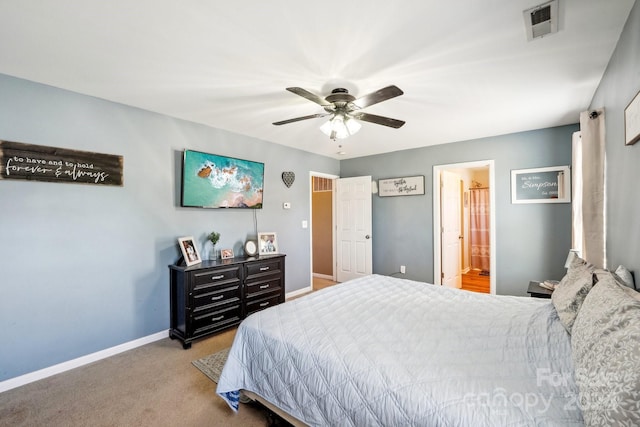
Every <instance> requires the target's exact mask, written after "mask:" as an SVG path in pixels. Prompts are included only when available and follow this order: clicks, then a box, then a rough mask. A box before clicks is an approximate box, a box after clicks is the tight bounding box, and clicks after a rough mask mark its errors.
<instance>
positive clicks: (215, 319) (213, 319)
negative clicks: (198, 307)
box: [211, 314, 224, 322]
mask: <svg viewBox="0 0 640 427" xmlns="http://www.w3.org/2000/svg"><path fill="white" fill-rule="evenodd" d="M222 319H224V314H223V315H222V316H218V317H212V318H211V321H212V322H217V321H218V320H222Z"/></svg>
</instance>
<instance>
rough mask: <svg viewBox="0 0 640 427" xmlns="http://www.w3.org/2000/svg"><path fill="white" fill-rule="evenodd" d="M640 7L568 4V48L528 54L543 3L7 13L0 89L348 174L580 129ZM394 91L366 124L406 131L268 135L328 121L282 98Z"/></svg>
mask: <svg viewBox="0 0 640 427" xmlns="http://www.w3.org/2000/svg"><path fill="white" fill-rule="evenodd" d="M634 1H635V0H560V7H559V9H560V20H559V27H560V30H559V32H558V33H556V34H553V35H549V36H547V37H545V38H542V39H537V40H534V41H532V42H527V38H526V36H525V29H524V19H523V16H522V11H523V10H525V9H528V8H530V7H532V6H535V5H537V4H539V3H542V2H543V0H445V1H443V0H439V1H435V0H412V1H409V0H406V1H390V0H368V1H360V0H351V1H344V0H341V1H339V0H324V1H316V2H301V1H294V0H268V1H263V0H234V1H221V0H209V1H206V0H181V1H175V0H109V1H103V0H56V1H42V0H19V1H12V0H0V40H1V42H0V73H4V74H8V75H12V76H17V77H21V78H25V79H28V80H33V81H36V82H41V83H45V84H48V85H52V86H56V87H60V88H64V89H68V90H72V91H75V92H79V93H83V94H87V95H92V96H96V97H99V98H104V99H107V100H110V101H115V102H119V103H123V104H128V105H132V106H136V107H139V108H143V109H147V110H151V111H155V112H158V113H162V114H166V115H169V116H173V117H178V118H182V119H186V120H190V121H193V122H197V123H203V124H206V125H210V126H213V127H216V128H221V129H226V130H229V131H233V132H237V133H240V134H245V135H249V136H252V137H255V138H259V139H262V140H265V141H271V142H274V143H277V144H283V145H287V146H291V147H296V148H299V149H301V150H305V151H310V152H314V153H318V154H322V155H326V156H330V157H334V158H352V157H360V156H364V155H369V154H376V153H383V152H389V151H396V150H402V149H407V148H413V147H420V146H427V145H434V144H442V143H448V142H454V141H460V140H467V139H475V138H480V137H486V136H492V135H501V134H506V133H512V132H518V131H524V130H531V129H539V128H546V127H551V126H558V125H564V124H570V123H576V122H578V115H579V112H580V111H583V110H585V109H587V108H588V106H589V102H590V101H591V98H592V96H593V94H594V92H595V89H596V87H597V85H598V83H599V81H600V78H601V77H602V74H603V73H604V70H605V67H606V65H607V63H608V61H609V58H610V57H611V54H612V53H613V49H614V48H615V45H616V42H617V40H618V38H619V36H620V33H621V31H622V28H623V25H624V23H625V21H626V19H627V16H628V15H629V12H630V10H631V8H632V6H633V4H634ZM390 84H394V85H396V86H398V87H400V88H401V89H402V90H403V91H404V95H402V96H400V97H398V98H394V99H391V100H388V101H385V102H383V103H380V104H376V105H373V106H370V107H369V108H367V109H365V110H364V111H366V112H369V113H373V114H377V115H383V116H389V117H392V118H396V119H401V120H405V121H406V122H407V123H406V124H405V125H404V127H402V128H400V129H392V128H387V127H385V126H379V125H375V124H372V123H364V122H363V127H362V130H361V131H360V132H359V133H358V134H356V135H354V136H352V137H350V138H348V139H345V140H342V141H341V142H340V141H339V143H336V142H334V141H331V140H330V139H329V138H328V137H327V136H325V135H324V134H323V133H321V132H320V131H319V130H318V128H319V126H320V125H321V124H322V123H323V122H324V120H325V119H313V120H307V121H301V122H296V123H292V124H287V125H283V126H273V125H272V124H271V123H272V122H274V121H279V120H285V119H289V118H293V117H298V116H304V115H309V114H314V113H320V112H323V110H322V108H321V107H320V106H318V105H316V104H314V103H312V102H310V101H308V100H306V99H304V98H301V97H299V96H296V95H294V94H292V93H289V92H287V91H285V88H286V87H289V86H299V87H303V88H305V89H307V90H309V91H311V92H314V93H318V94H321V95H323V96H324V95H327V94H328V93H329V92H330V91H331V89H333V88H335V87H345V88H347V89H349V91H350V92H351V93H352V94H354V95H355V96H356V97H359V96H362V95H365V94H367V93H369V92H373V91H375V90H378V89H380V88H382V87H384V86H387V85H390ZM0 96H1V94H0ZM0 137H1V135H0ZM339 144H341V145H342V148H341V149H340V148H339V147H338V145H339ZM211 149H212V150H215V141H212V148H211ZM341 150H342V151H345V152H346V154H345V155H338V154H337V152H338V151H341Z"/></svg>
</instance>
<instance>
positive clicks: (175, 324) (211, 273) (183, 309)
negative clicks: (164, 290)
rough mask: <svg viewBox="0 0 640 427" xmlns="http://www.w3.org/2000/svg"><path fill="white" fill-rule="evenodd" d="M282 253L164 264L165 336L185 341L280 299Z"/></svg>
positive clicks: (218, 329) (215, 330) (222, 327)
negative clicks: (167, 298)
mask: <svg viewBox="0 0 640 427" xmlns="http://www.w3.org/2000/svg"><path fill="white" fill-rule="evenodd" d="M284 258H285V256H284V255H281V254H280V255H268V256H264V255H263V256H260V257H250V258H243V257H237V258H232V259H224V260H223V259H219V260H209V261H207V260H205V261H203V262H202V263H200V264H196V265H192V266H190V267H187V266H186V265H170V266H169V281H170V311H171V312H170V314H171V324H170V329H169V337H170V338H171V339H176V338H177V339H179V340H180V341H182V347H183V348H185V349H188V348H190V347H191V343H192V342H193V341H194V340H196V339H198V338H202V337H206V336H208V335H211V334H215V333H218V332H221V331H223V330H226V329H228V328H230V327H233V326H236V325H238V324H239V323H240V322H241V321H242V319H244V318H245V317H247V316H248V315H250V314H251V313H255V312H256V311H260V310H264V309H265V308H267V307H271V306H273V305H277V304H280V303H283V302H284V283H285V282H284Z"/></svg>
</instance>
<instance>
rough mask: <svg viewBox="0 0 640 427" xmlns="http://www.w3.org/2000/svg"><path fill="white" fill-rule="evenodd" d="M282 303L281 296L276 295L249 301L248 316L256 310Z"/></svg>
mask: <svg viewBox="0 0 640 427" xmlns="http://www.w3.org/2000/svg"><path fill="white" fill-rule="evenodd" d="M278 304H280V296H279V295H275V296H272V297H270V298H263V299H257V300H255V301H247V305H246V307H247V314H246V315H247V316H248V315H250V314H251V313H255V312H256V311H260V310H264V309H265V308H269V307H272V306H274V305H278Z"/></svg>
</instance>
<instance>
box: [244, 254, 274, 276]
mask: <svg viewBox="0 0 640 427" xmlns="http://www.w3.org/2000/svg"><path fill="white" fill-rule="evenodd" d="M245 268H246V272H247V274H246V276H245V277H246V280H253V279H256V278H260V277H263V276H264V275H266V274H280V273H281V272H282V258H276V259H272V260H264V261H258V262H252V263H250V264H247V266H246V267H245Z"/></svg>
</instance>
